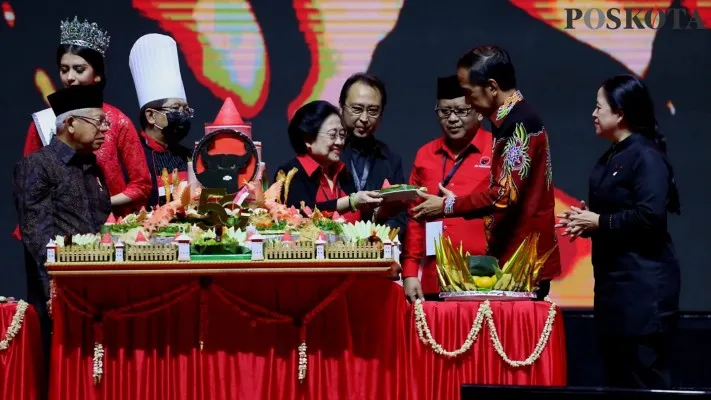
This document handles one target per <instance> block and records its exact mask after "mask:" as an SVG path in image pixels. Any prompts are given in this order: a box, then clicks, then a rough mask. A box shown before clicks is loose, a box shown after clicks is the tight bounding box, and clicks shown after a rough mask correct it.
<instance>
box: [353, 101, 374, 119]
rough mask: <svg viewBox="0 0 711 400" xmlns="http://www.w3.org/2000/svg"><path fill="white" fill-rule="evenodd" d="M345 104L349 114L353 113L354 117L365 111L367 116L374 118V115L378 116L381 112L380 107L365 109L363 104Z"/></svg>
mask: <svg viewBox="0 0 711 400" xmlns="http://www.w3.org/2000/svg"><path fill="white" fill-rule="evenodd" d="M345 106H346V108H347V109H348V111H350V112H351V114H353V115H354V116H356V117H359V116H360V115H361V114H363V113H364V112H365V113H366V114H368V116H369V117H371V118H376V117H378V116H380V113H381V109H380V108H376V107H372V108H368V109H366V108H365V107H364V106H362V105H360V104H355V105H352V106H351V105H348V104H346V105H345Z"/></svg>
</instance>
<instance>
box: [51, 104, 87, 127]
mask: <svg viewBox="0 0 711 400" xmlns="http://www.w3.org/2000/svg"><path fill="white" fill-rule="evenodd" d="M92 110H94V108H79V109H76V110H71V111H67V112H65V113H61V114H59V115H58V116H57V119H56V120H55V121H54V125H55V127H56V131H55V133H59V132H61V131H63V130H64V128H65V126H64V121H66V120H67V118H69V117H72V116H75V115H78V116H80V117H88V116H89V113H91V111H92Z"/></svg>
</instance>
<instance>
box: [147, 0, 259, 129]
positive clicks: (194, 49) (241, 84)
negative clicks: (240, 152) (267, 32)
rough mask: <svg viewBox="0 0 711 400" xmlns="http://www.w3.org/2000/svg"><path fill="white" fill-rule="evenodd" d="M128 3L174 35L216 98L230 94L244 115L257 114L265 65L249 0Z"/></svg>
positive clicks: (196, 74) (198, 76)
mask: <svg viewBox="0 0 711 400" xmlns="http://www.w3.org/2000/svg"><path fill="white" fill-rule="evenodd" d="M238 3H243V7H236V6H237V5H239V4H238ZM133 7H134V8H135V9H136V10H138V11H139V12H140V13H141V15H143V16H145V17H147V18H150V19H152V20H155V21H157V22H158V23H159V25H160V27H161V28H162V29H164V30H165V31H166V32H167V33H168V34H170V35H171V36H172V37H173V38H174V39H175V41H176V42H177V43H178V46H179V47H180V49H181V51H182V53H183V55H184V56H185V59H186V61H187V64H188V67H189V68H190V69H191V70H192V71H193V73H195V77H196V78H197V80H198V82H200V84H202V85H203V86H205V87H206V88H208V89H209V90H210V91H211V92H212V93H213V94H214V95H215V96H217V97H218V98H220V99H226V98H228V97H232V98H233V99H234V100H235V102H236V103H237V104H236V105H237V108H238V109H239V111H240V113H241V114H242V115H243V116H244V117H246V118H253V117H254V116H256V115H257V114H259V112H260V111H261V110H262V108H263V107H264V104H265V103H266V101H267V96H268V88H269V79H270V77H269V74H270V71H269V60H268V56H267V53H266V49H265V46H264V42H263V41H264V38H263V36H262V33H261V28H260V27H259V25H258V24H257V21H256V17H255V16H254V13H253V11H252V10H251V6H250V4H249V2H247V1H244V0H242V1H238V0H235V1H231V2H229V3H228V2H215V1H202V0H163V1H155V0H133ZM237 28H239V29H237Z"/></svg>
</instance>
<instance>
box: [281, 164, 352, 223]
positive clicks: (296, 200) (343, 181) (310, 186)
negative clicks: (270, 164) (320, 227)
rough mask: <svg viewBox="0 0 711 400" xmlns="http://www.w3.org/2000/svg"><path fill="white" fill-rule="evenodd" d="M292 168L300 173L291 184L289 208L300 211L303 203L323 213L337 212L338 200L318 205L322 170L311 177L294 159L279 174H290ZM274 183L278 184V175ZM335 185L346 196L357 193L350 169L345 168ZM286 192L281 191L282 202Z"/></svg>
mask: <svg viewBox="0 0 711 400" xmlns="http://www.w3.org/2000/svg"><path fill="white" fill-rule="evenodd" d="M292 168H296V169H297V170H298V172H297V173H296V174H295V175H294V177H293V178H292V180H291V183H290V184H289V197H288V198H287V200H286V205H287V206H294V207H296V208H297V209H299V208H300V207H301V202H302V201H303V202H304V204H306V205H307V206H309V207H311V209H314V206H315V207H318V209H319V210H321V211H336V202H337V201H338V199H333V200H329V201H324V202H320V203H316V193H317V192H318V189H319V186H320V179H321V170H320V169H317V170H316V171H314V173H313V174H312V175H311V176H308V175H307V174H306V171H305V170H304V167H302V166H301V163H300V162H299V161H298V160H297V159H296V158H292V159H291V160H289V161H288V162H286V163H285V164H283V165H281V166H279V168H277V174H278V173H279V171H280V170H281V171H284V173H285V174H288V173H289V171H291V169H292ZM273 182H276V174H275V175H274V181H273ZM335 183H336V184H337V185H338V187H339V188H341V190H342V191H343V192H345V194H346V195H349V194H351V193H355V191H356V190H355V184H354V183H353V178H352V177H351V175H350V173H349V172H348V168H343V170H342V171H341V173H340V174H338V179H337V180H336V182H335ZM285 192H286V191H285V190H282V191H281V196H282V197H281V201H282V202H283V201H284V194H285Z"/></svg>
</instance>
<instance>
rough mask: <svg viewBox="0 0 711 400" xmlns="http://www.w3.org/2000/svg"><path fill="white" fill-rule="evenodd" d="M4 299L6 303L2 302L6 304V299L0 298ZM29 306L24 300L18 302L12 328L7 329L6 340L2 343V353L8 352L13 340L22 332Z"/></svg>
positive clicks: (0, 348) (0, 347)
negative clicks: (3, 351)
mask: <svg viewBox="0 0 711 400" xmlns="http://www.w3.org/2000/svg"><path fill="white" fill-rule="evenodd" d="M3 299H4V301H0V302H2V303H4V302H6V301H7V299H6V298H5V297H2V298H0V300H3ZM28 306H29V305H28V304H27V302H25V301H23V300H20V301H18V302H17V308H16V309H15V315H13V316H12V322H11V323H10V326H8V327H7V332H5V338H4V339H3V340H1V341H0V351H2V350H7V348H8V346H9V345H10V342H12V339H14V338H15V336H17V334H18V333H19V332H20V329H22V323H23V321H24V320H25V311H27V307H28Z"/></svg>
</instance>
